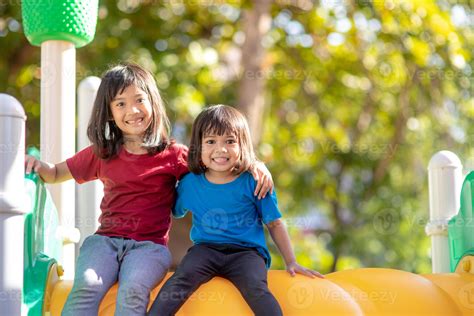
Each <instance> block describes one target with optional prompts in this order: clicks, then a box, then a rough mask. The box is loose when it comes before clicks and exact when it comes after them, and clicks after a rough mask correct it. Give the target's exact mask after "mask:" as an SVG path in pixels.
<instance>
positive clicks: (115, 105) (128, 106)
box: [110, 85, 153, 138]
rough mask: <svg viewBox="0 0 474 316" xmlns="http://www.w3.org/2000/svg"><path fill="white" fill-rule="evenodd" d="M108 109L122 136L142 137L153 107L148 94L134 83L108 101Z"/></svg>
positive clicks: (150, 118) (148, 124) (149, 120)
mask: <svg viewBox="0 0 474 316" xmlns="http://www.w3.org/2000/svg"><path fill="white" fill-rule="evenodd" d="M110 110H111V112H112V117H113V119H114V121H115V124H116V125H117V126H118V128H119V129H120V130H121V131H122V133H123V136H124V138H126V137H127V136H128V137H143V136H144V134H145V131H146V130H147V128H148V126H150V123H151V120H152V113H153V109H152V106H151V103H150V100H148V95H147V94H146V92H145V91H143V90H141V89H140V88H138V87H137V86H135V85H130V86H128V87H127V88H125V89H124V90H123V91H122V93H120V92H119V93H118V94H117V95H116V96H115V98H114V99H113V100H112V102H111V103H110Z"/></svg>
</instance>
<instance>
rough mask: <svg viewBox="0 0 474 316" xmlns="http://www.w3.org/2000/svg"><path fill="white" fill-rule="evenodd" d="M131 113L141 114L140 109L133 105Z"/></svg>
mask: <svg viewBox="0 0 474 316" xmlns="http://www.w3.org/2000/svg"><path fill="white" fill-rule="evenodd" d="M130 112H131V113H134V114H135V113H140V109H139V108H138V106H136V105H132V106H131V108H130Z"/></svg>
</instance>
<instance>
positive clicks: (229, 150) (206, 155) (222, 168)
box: [201, 133, 240, 180]
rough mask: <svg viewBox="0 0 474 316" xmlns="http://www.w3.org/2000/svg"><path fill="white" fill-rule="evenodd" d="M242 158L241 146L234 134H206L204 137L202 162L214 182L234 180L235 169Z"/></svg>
mask: <svg viewBox="0 0 474 316" xmlns="http://www.w3.org/2000/svg"><path fill="white" fill-rule="evenodd" d="M239 158H240V145H239V142H238V140H237V137H236V136H235V135H234V134H227V133H225V134H223V135H216V134H215V133H210V134H205V135H203V137H202V149H201V160H202V163H203V164H204V165H205V166H206V168H207V169H206V175H207V176H208V177H210V178H212V179H214V180H218V179H221V180H228V179H229V178H234V177H235V175H234V174H233V169H234V168H235V166H236V165H237V162H238V161H239Z"/></svg>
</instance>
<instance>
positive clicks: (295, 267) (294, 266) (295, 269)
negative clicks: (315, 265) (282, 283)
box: [286, 262, 324, 279]
mask: <svg viewBox="0 0 474 316" xmlns="http://www.w3.org/2000/svg"><path fill="white" fill-rule="evenodd" d="M286 271H287V272H288V273H289V274H290V275H291V276H292V277H294V276H295V275H296V273H299V274H302V275H306V276H307V277H310V278H315V277H318V278H321V279H324V276H323V275H322V274H321V273H319V272H317V271H314V270H311V269H307V268H305V267H302V266H300V265H299V264H298V263H296V262H292V263H290V264H288V265H287V266H286Z"/></svg>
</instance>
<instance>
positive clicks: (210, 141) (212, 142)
mask: <svg viewBox="0 0 474 316" xmlns="http://www.w3.org/2000/svg"><path fill="white" fill-rule="evenodd" d="M205 143H206V144H209V145H212V144H214V143H215V141H214V140H213V139H208V140H206V141H205Z"/></svg>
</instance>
